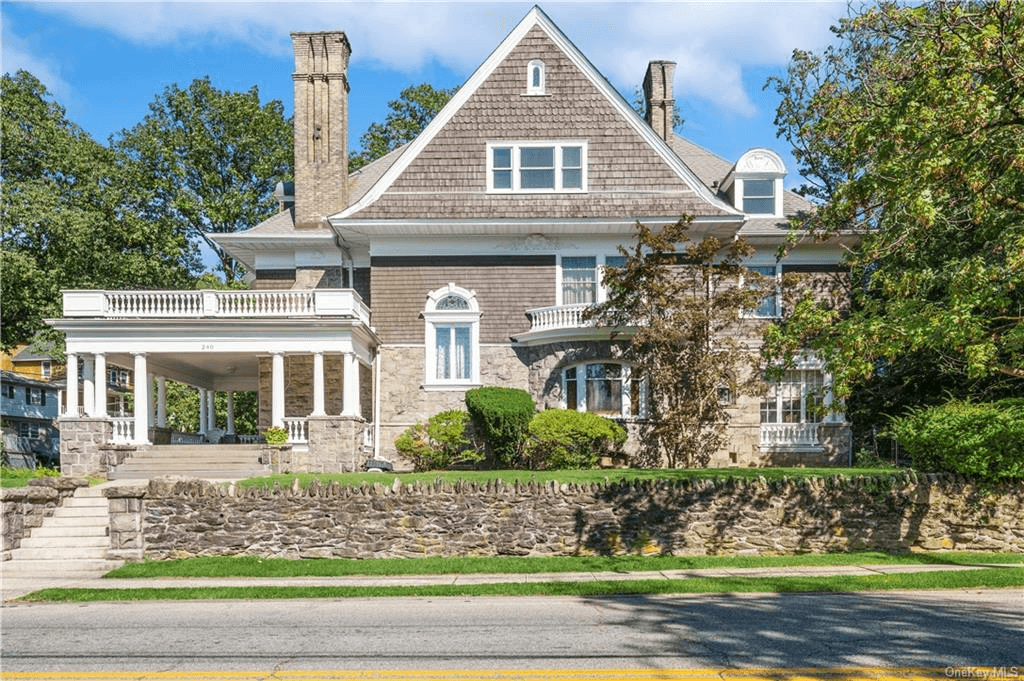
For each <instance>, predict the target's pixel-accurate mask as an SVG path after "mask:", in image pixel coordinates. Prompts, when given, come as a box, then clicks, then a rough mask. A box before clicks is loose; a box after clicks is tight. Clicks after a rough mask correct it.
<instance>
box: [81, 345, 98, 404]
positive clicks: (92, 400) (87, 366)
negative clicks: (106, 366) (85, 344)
mask: <svg viewBox="0 0 1024 681" xmlns="http://www.w3.org/2000/svg"><path fill="white" fill-rule="evenodd" d="M94 372H95V364H94V361H93V358H92V357H89V356H86V357H85V362H84V363H83V364H82V402H83V403H84V404H83V405H82V406H83V407H85V415H86V416H96V376H95V374H94Z"/></svg>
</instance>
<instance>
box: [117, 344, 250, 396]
mask: <svg viewBox="0 0 1024 681" xmlns="http://www.w3.org/2000/svg"><path fill="white" fill-rule="evenodd" d="M134 362H135V360H134V358H133V357H132V356H131V354H129V353H120V352H112V353H109V354H108V355H107V363H108V364H113V365H116V366H120V367H124V368H126V369H132V368H134ZM146 369H147V371H149V372H150V373H152V374H154V375H156V376H164V377H166V378H168V379H171V380H174V381H178V382H181V383H186V384H188V385H194V386H196V387H202V388H211V389H214V390H256V389H257V388H258V386H259V358H258V357H257V356H255V355H253V354H251V353H240V352H204V353H160V352H153V353H147V356H146Z"/></svg>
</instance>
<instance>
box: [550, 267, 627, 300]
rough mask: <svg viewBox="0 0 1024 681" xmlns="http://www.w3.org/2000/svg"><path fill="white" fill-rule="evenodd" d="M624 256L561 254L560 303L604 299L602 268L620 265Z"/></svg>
mask: <svg viewBox="0 0 1024 681" xmlns="http://www.w3.org/2000/svg"><path fill="white" fill-rule="evenodd" d="M625 264H626V258H625V257H623V256H621V255H608V256H605V257H604V258H598V257H596V256H562V267H561V276H562V289H561V303H560V304H561V305H587V304H590V303H599V302H602V301H603V300H605V298H606V295H605V293H606V292H605V290H604V287H603V277H602V274H601V273H602V271H603V268H602V267H600V265H604V266H610V267H622V266H623V265H625Z"/></svg>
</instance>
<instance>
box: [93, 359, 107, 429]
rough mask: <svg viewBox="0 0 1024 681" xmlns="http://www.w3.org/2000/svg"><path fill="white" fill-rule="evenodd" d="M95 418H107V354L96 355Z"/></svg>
mask: <svg viewBox="0 0 1024 681" xmlns="http://www.w3.org/2000/svg"><path fill="white" fill-rule="evenodd" d="M94 370H95V372H96V397H95V400H96V406H95V413H96V416H99V417H102V418H106V416H107V354H106V353H105V352H97V353H96V366H95V367H94Z"/></svg>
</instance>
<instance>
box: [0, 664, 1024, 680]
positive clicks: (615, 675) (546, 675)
mask: <svg viewBox="0 0 1024 681" xmlns="http://www.w3.org/2000/svg"><path fill="white" fill-rule="evenodd" d="M951 669H954V670H961V671H965V672H966V670H973V672H974V674H973V675H972V676H967V675H966V674H962V675H960V676H959V678H989V679H997V678H999V674H998V673H997V671H998V669H999V668H982V667H957V668H953V667H946V668H941V667H940V668H917V667H915V668H906V667H839V668H820V669H818V668H810V669H808V668H802V669H787V668H780V669H504V670H455V669H438V670H407V671H400V670H394V671H393V670H362V671H341V670H339V671H312V670H309V671H306V670H295V671H283V670H278V671H276V672H275V671H271V670H262V671H249V672H236V671H226V672H224V671H198V672H186V671H182V672H139V671H135V672H6V673H4V672H0V679H2V680H4V681H74V680H77V681H129V680H131V681H193V680H194V679H211V680H216V681H372V680H373V679H386V680H388V681H398V680H400V679H410V680H415V681H428V680H431V679H437V680H438V681H444V680H448V679H451V680H453V681H503V680H508V681H673V680H687V681H704V680H710V679H714V680H715V681H840V680H847V679H848V680H850V681H888V680H890V679H891V680H892V681H937V680H938V679H949V678H951V676H950V670H951ZM1007 669H1009V668H1007ZM1017 669H1020V668H1017ZM1003 678H1010V677H1009V676H1003Z"/></svg>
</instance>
